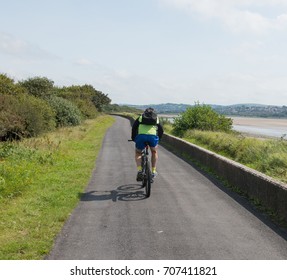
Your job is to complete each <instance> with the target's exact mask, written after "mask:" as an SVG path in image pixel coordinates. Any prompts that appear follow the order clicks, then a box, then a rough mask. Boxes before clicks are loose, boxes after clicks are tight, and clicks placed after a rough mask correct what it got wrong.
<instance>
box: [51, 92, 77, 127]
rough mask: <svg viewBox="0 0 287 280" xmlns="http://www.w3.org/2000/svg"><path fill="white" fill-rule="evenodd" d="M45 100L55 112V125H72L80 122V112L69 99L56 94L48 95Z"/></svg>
mask: <svg viewBox="0 0 287 280" xmlns="http://www.w3.org/2000/svg"><path fill="white" fill-rule="evenodd" d="M47 102H48V103H49V104H50V106H51V107H52V108H53V110H54V112H55V114H56V123H57V126H58V127H59V126H74V125H79V124H80V123H81V112H80V110H79V109H78V107H77V106H75V105H74V104H73V103H72V102H70V101H69V100H66V99H64V98H62V97H58V96H50V97H49V98H47Z"/></svg>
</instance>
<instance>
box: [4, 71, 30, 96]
mask: <svg viewBox="0 0 287 280" xmlns="http://www.w3.org/2000/svg"><path fill="white" fill-rule="evenodd" d="M25 92H26V89H25V88H23V87H21V86H20V85H18V84H15V82H14V80H13V79H11V78H9V77H8V76H7V75H6V74H0V94H17V93H25Z"/></svg>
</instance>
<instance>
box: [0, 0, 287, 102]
mask: <svg viewBox="0 0 287 280" xmlns="http://www.w3.org/2000/svg"><path fill="white" fill-rule="evenodd" d="M0 7H1V17H0V73H5V74H7V75H8V76H9V77H11V78H13V79H14V80H15V81H19V80H20V81H21V80H25V79H28V78H31V77H36V76H40V77H47V78H49V79H50V80H52V81H54V83H55V85H56V86H71V85H84V84H89V85H92V86H94V88H96V89H97V90H99V91H102V92H103V93H105V94H107V95H108V96H109V97H110V98H111V100H112V103H116V104H138V105H143V104H159V103H185V104H191V105H193V104H194V103H195V102H199V103H204V104H217V105H232V104H242V103H257V104H266V105H279V106H283V105H285V106H286V105H287V66H286V65H287V0H140V1H136V0H49V1H47V0H45V1H43V0H9V1H7V0H0Z"/></svg>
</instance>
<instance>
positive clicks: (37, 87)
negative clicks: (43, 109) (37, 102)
mask: <svg viewBox="0 0 287 280" xmlns="http://www.w3.org/2000/svg"><path fill="white" fill-rule="evenodd" d="M19 85H21V86H22V87H24V88H26V89H27V91H28V93H29V94H32V95H34V96H37V97H45V96H47V95H49V94H50V92H51V91H52V90H53V86H54V82H53V81H52V80H49V79H48V78H46V77H34V78H29V79H27V80H25V81H22V82H20V83H19Z"/></svg>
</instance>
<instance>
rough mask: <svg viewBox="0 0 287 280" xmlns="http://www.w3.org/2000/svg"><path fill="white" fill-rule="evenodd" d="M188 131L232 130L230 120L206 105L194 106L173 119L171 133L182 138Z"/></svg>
mask: <svg viewBox="0 0 287 280" xmlns="http://www.w3.org/2000/svg"><path fill="white" fill-rule="evenodd" d="M188 129H197V130H205V131H224V132H229V131H231V129H232V119H230V118H226V117H225V116H223V115H220V114H218V113H217V112H215V111H214V110H213V109H212V108H211V107H210V106H208V105H200V104H198V103H197V104H195V106H193V107H189V108H187V109H186V111H185V112H184V113H182V114H181V115H180V116H179V117H178V118H176V119H175V121H174V125H173V132H174V133H175V134H176V135H178V136H180V137H182V135H183V134H184V133H185V132H186V131H187V130H188Z"/></svg>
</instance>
